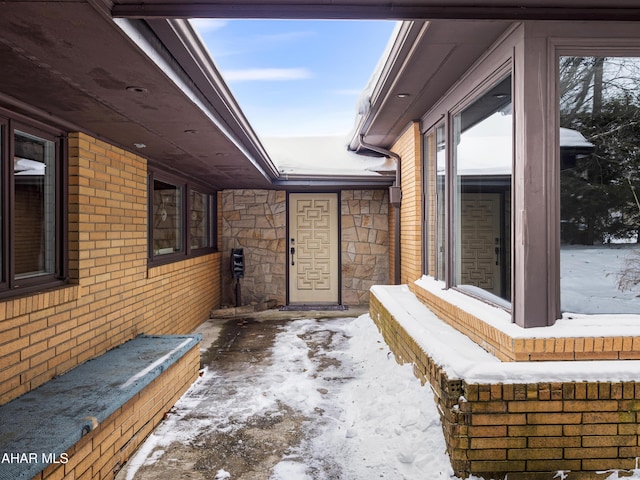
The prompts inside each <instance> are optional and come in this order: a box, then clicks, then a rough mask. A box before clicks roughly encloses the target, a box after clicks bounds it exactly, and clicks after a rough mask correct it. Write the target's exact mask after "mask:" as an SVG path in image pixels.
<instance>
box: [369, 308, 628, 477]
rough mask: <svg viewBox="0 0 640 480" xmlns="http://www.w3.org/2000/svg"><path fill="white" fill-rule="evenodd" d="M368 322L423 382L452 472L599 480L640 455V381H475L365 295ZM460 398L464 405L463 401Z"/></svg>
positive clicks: (460, 474)
mask: <svg viewBox="0 0 640 480" xmlns="http://www.w3.org/2000/svg"><path fill="white" fill-rule="evenodd" d="M370 313H371V317H372V318H373V319H374V321H375V322H376V325H377V326H378V328H379V329H380V331H381V332H382V335H383V337H384V338H385V341H386V342H387V344H388V345H389V347H390V348H391V350H392V351H393V352H394V354H395V357H396V360H397V361H398V362H400V363H412V364H413V366H414V374H415V375H416V377H417V378H419V379H420V381H421V382H422V383H426V382H428V383H429V384H430V385H431V387H432V390H433V392H434V395H435V401H436V402H437V403H438V405H439V411H440V414H441V420H442V427H443V433H444V437H445V441H446V443H447V450H448V453H449V456H450V459H451V464H452V466H453V469H454V472H455V473H456V475H458V476H460V477H462V478H467V477H468V476H469V475H470V474H473V475H476V476H480V477H484V478H506V476H508V477H509V478H517V479H519V480H520V479H522V480H549V479H551V478H554V475H555V474H556V473H557V471H558V470H570V471H571V475H570V476H569V477H568V478H569V479H570V480H586V479H601V478H603V477H602V475H601V474H597V473H596V472H597V471H604V470H609V469H626V470H631V469H633V468H634V467H635V461H636V458H637V457H640V447H639V446H638V445H640V428H638V422H639V421H640V414H639V412H640V382H633V381H629V382H557V383H552V382H548V383H544V382H543V383H529V384H502V383H496V384H475V383H467V382H466V381H465V380H464V379H449V377H448V375H447V372H446V371H444V370H443V369H442V368H441V367H440V366H438V365H437V364H435V363H434V362H433V361H432V359H431V358H430V357H429V356H428V355H427V354H426V353H425V352H424V351H423V350H422V349H421V348H420V347H419V346H418V345H417V343H416V342H415V341H414V340H413V339H412V338H411V337H410V336H409V335H408V334H407V332H406V331H405V330H404V329H403V328H402V326H401V325H400V324H399V323H398V322H397V321H396V320H395V319H394V318H393V316H392V315H391V314H390V313H389V312H388V311H387V310H386V309H385V307H384V305H382V304H381V303H380V301H379V300H378V299H377V298H376V297H375V295H372V296H371V302H370ZM461 397H463V398H464V400H461Z"/></svg>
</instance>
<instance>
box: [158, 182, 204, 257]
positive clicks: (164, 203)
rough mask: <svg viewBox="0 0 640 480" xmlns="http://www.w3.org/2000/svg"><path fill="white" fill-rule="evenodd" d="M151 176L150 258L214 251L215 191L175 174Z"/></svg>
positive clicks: (183, 255)
mask: <svg viewBox="0 0 640 480" xmlns="http://www.w3.org/2000/svg"><path fill="white" fill-rule="evenodd" d="M151 178H152V179H151V181H150V183H149V185H150V186H151V188H150V192H149V198H150V205H149V215H150V220H149V225H150V227H149V258H150V261H151V262H156V261H157V262H160V263H166V262H173V261H178V260H181V259H183V258H185V257H189V256H195V255H203V254H206V253H209V252H213V251H215V246H216V245H215V237H216V234H215V230H214V229H215V225H216V221H215V218H214V215H215V213H216V208H215V194H214V193H213V192H211V193H208V192H207V191H206V188H203V187H202V186H195V185H191V184H190V183H188V182H187V181H181V180H180V178H178V177H175V176H169V175H166V176H165V175H163V174H159V175H158V176H154V174H152V176H151Z"/></svg>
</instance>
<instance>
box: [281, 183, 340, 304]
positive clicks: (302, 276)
mask: <svg viewBox="0 0 640 480" xmlns="http://www.w3.org/2000/svg"><path fill="white" fill-rule="evenodd" d="M288 240H289V248H288V254H289V255H288V256H289V303H292V304H337V303H338V302H339V290H338V283H339V270H338V268H339V266H338V251H339V250H338V194H337V193H295V194H294V193H292V194H290V195H289V239H288Z"/></svg>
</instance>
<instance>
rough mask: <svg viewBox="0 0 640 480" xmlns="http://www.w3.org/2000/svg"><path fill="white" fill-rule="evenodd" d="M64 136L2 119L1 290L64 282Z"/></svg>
mask: <svg viewBox="0 0 640 480" xmlns="http://www.w3.org/2000/svg"><path fill="white" fill-rule="evenodd" d="M60 138H61V136H60V135H57V136H56V135H54V134H50V133H47V132H42V131H39V130H35V129H32V128H30V127H29V126H27V125H18V124H17V123H16V122H14V121H12V119H11V118H5V119H0V153H1V155H2V169H0V178H1V181H0V194H1V195H2V208H1V209H0V219H1V222H0V233H1V235H0V244H1V245H2V248H1V252H2V253H1V255H0V271H1V275H2V282H1V283H0V285H1V288H0V290H1V291H5V292H6V291H11V292H16V293H17V292H23V291H27V290H28V289H29V288H36V287H42V286H43V285H53V284H55V283H60V281H61V280H63V279H64V276H65V272H64V269H65V265H64V258H65V255H64V251H63V249H64V248H65V245H64V228H65V227H64V215H63V212H64V209H63V205H62V203H61V202H62V200H61V199H62V198H64V195H63V194H62V190H63V185H64V183H63V180H62V175H61V171H62V167H61V162H62V152H61V148H62V147H61V144H60Z"/></svg>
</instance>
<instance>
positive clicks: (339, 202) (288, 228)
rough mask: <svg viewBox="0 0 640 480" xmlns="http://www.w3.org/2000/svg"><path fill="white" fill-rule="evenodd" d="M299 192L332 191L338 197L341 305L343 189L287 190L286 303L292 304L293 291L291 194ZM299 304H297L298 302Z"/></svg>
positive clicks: (340, 302) (339, 297) (323, 192)
mask: <svg viewBox="0 0 640 480" xmlns="http://www.w3.org/2000/svg"><path fill="white" fill-rule="evenodd" d="M298 193H304V194H309V193H318V194H327V193H332V194H335V195H336V197H337V204H336V207H337V208H336V210H337V211H336V212H335V214H336V215H337V225H338V227H337V232H336V234H337V236H338V248H337V250H338V259H337V260H338V267H337V268H338V272H337V276H338V301H337V304H336V305H339V306H341V305H342V203H341V202H342V195H341V190H319V191H312V192H310V191H304V190H291V191H287V201H286V208H287V228H286V232H287V233H286V235H287V236H286V238H285V253H286V255H285V259H286V265H285V267H286V268H285V273H286V277H285V278H286V283H287V284H286V290H287V291H286V303H287V305H290V291H291V278H290V274H289V271H290V269H289V263H290V262H291V254H290V250H289V248H290V246H289V242H290V239H291V231H290V227H291V224H290V223H291V222H290V211H291V199H290V196H291V195H295V194H298ZM296 305H297V304H296ZM328 305H333V304H328Z"/></svg>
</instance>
